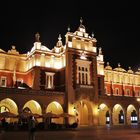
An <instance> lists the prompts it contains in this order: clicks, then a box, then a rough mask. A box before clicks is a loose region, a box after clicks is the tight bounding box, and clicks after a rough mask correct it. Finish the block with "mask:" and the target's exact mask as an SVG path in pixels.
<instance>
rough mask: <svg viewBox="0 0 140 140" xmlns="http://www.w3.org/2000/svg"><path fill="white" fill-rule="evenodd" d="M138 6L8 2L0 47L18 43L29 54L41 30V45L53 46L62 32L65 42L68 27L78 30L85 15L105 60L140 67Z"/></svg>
mask: <svg viewBox="0 0 140 140" xmlns="http://www.w3.org/2000/svg"><path fill="white" fill-rule="evenodd" d="M138 6H139V4H138V3H134V2H133V1H131V2H128V1H126V2H124V1H112V2H109V1H107V0H106V1H105V2H104V1H103V0H102V1H100V0H98V2H97V1H94V0H91V1H90V2H89V1H88V0H83V1H76V0H75V1H72V0H71V1H69V0H66V1H65V2H60V1H57V3H56V1H54V2H51V3H50V2H48V1H46V3H44V2H41V1H38V2H35V1H34V2H32V3H22V2H20V3H13V2H11V3H9V2H7V3H5V4H1V9H0V48H1V49H3V50H5V51H7V50H9V49H11V45H15V46H16V49H17V50H18V51H19V52H20V53H27V51H30V50H31V48H32V47H33V43H34V34H35V33H36V32H39V33H40V36H41V38H40V40H41V42H42V44H43V45H45V46H47V47H48V48H50V49H51V48H52V47H54V45H55V44H56V42H57V38H58V35H59V34H61V36H62V40H63V44H64V41H65V34H66V32H67V27H68V26H70V28H71V31H72V32H74V31H76V30H77V28H78V26H79V24H80V23H79V20H80V17H82V18H83V24H84V25H85V27H86V30H87V32H88V33H89V34H90V35H91V33H92V32H93V33H94V35H95V38H96V39H97V47H102V51H103V54H104V59H105V62H107V61H109V62H110V65H111V66H113V68H115V67H117V64H118V63H120V64H121V66H122V67H123V68H125V69H128V66H131V67H132V69H133V70H136V69H137V68H138V67H140V49H139V48H140V43H139V42H140V39H139V38H140V35H139V34H140V32H139V31H140V24H139V22H138V20H139V17H140V14H139V13H140V12H139V10H138V8H139V7H138Z"/></svg>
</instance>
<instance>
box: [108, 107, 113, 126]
mask: <svg viewBox="0 0 140 140" xmlns="http://www.w3.org/2000/svg"><path fill="white" fill-rule="evenodd" d="M109 115H110V125H113V108H110V109H109Z"/></svg>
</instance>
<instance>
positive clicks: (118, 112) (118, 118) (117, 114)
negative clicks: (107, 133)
mask: <svg viewBox="0 0 140 140" xmlns="http://www.w3.org/2000/svg"><path fill="white" fill-rule="evenodd" d="M113 124H114V125H119V124H124V111H123V108H122V106H121V105H119V104H116V105H115V106H114V107H113Z"/></svg>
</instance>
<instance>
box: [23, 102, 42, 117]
mask: <svg viewBox="0 0 140 140" xmlns="http://www.w3.org/2000/svg"><path fill="white" fill-rule="evenodd" d="M25 108H28V109H29V110H30V111H31V112H32V113H37V114H40V115H41V114H42V109H41V106H40V104H39V103H38V102H37V101H35V100H30V101H28V102H26V103H25V105H24V106H23V110H24V109H25Z"/></svg>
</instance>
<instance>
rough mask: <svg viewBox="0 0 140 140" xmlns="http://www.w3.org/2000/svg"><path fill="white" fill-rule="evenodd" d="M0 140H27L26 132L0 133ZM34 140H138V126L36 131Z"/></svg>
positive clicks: (139, 139) (83, 127) (139, 131)
mask: <svg viewBox="0 0 140 140" xmlns="http://www.w3.org/2000/svg"><path fill="white" fill-rule="evenodd" d="M0 140H29V139H28V132H27V131H17V132H4V131H2V132H1V133H0ZM35 140H140V126H111V127H108V126H104V127H103V126H98V127H87V126H80V127H78V128H77V129H75V130H63V131H62V130H57V131H37V132H35Z"/></svg>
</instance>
